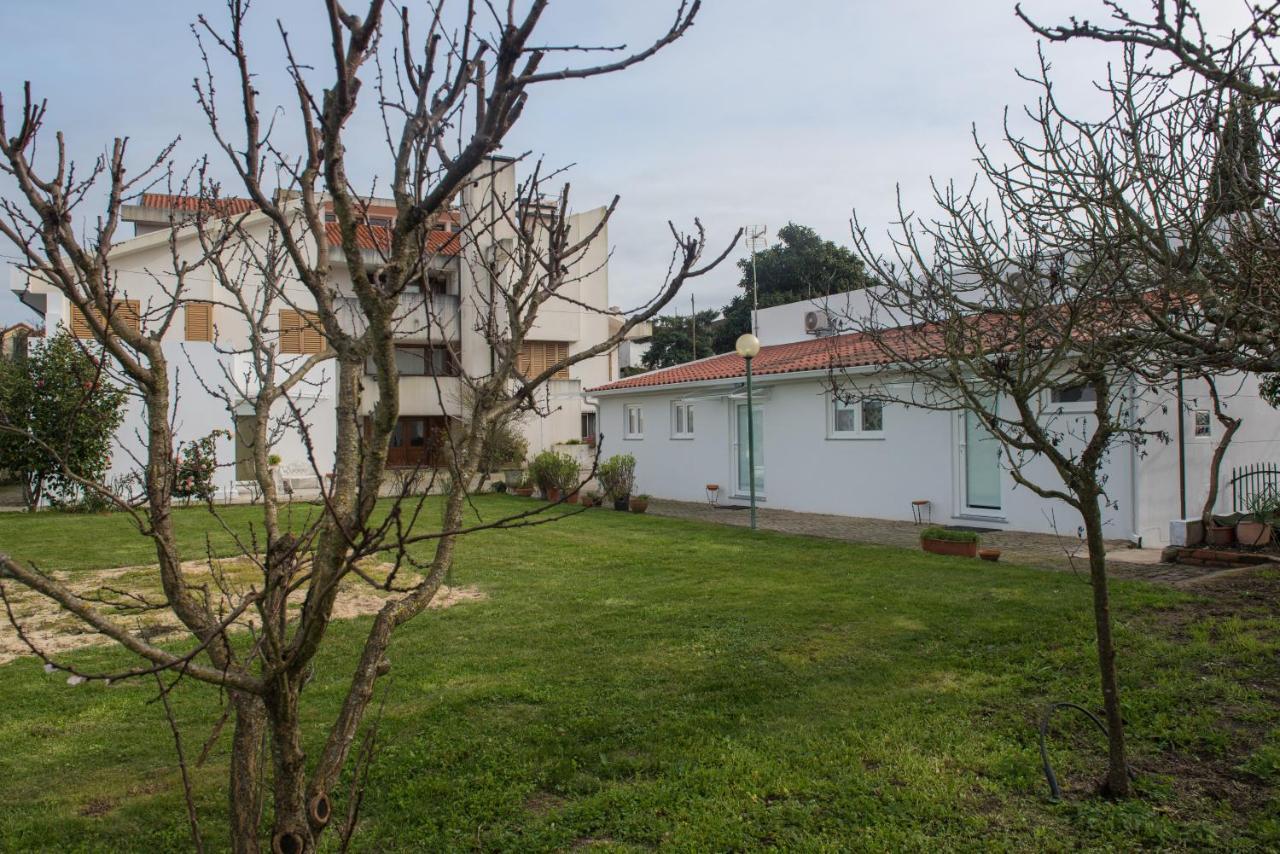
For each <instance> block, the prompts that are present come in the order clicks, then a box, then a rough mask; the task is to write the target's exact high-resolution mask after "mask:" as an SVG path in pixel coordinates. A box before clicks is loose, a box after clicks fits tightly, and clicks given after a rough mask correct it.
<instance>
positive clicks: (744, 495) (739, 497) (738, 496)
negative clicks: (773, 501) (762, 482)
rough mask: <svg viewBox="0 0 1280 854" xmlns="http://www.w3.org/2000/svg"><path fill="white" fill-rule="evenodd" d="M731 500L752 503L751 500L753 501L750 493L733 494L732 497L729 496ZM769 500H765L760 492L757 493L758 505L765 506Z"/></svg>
mask: <svg viewBox="0 0 1280 854" xmlns="http://www.w3.org/2000/svg"><path fill="white" fill-rule="evenodd" d="M729 499H730V500H731V501H750V500H751V495H750V494H749V493H739V492H735V493H733V494H732V495H730V496H729ZM767 500H768V499H766V498H765V497H764V496H763V495H761V494H760V493H759V492H757V493H756V503H757V504H764V503H765V502H766V501H767Z"/></svg>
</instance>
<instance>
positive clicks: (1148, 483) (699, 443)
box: [588, 293, 1280, 546]
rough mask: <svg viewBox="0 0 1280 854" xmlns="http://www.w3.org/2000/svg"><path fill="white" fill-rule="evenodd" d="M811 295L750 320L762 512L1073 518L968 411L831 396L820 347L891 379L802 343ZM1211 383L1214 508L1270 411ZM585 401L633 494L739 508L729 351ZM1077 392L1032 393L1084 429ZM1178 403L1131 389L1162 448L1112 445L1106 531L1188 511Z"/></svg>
mask: <svg viewBox="0 0 1280 854" xmlns="http://www.w3.org/2000/svg"><path fill="white" fill-rule="evenodd" d="M840 299H841V300H842V301H846V300H847V301H849V302H851V303H853V305H843V306H840V307H839V308H838V309H837V310H836V311H835V312H833V313H832V314H831V315H829V316H839V315H840V314H841V313H846V312H848V311H850V310H855V311H856V310H858V309H859V308H860V307H864V308H865V302H866V298H865V297H863V296H859V295H857V294H856V293H855V294H849V295H844V296H842V297H841V298H840ZM824 302H825V301H815V302H808V301H805V302H799V303H791V304H788V305H783V306H777V307H775V308H770V309H763V310H761V311H760V312H759V317H758V320H757V331H758V337H759V338H760V339H761V343H762V348H761V350H760V353H759V355H757V356H756V357H755V359H754V360H753V377H754V383H753V385H754V392H755V394H754V401H755V407H754V409H755V418H754V432H755V479H756V490H757V500H758V501H759V502H760V505H761V506H764V507H776V508H782V509H787V510H798V511H807V512H818V513H834V514H840V515H847V516H863V517H872V518H884V519H902V520H910V519H912V518H913V512H912V502H913V501H921V500H925V501H928V502H929V505H928V506H927V508H925V513H926V515H931V516H932V519H933V521H934V522H935V523H939V524H944V525H971V526H976V527H989V528H995V529H1000V530H1020V531H1035V532H1045V533H1052V532H1057V533H1059V534H1061V535H1063V536H1067V537H1070V538H1072V539H1074V538H1075V537H1076V536H1077V534H1078V532H1079V531H1080V525H1081V520H1080V518H1079V515H1078V514H1077V513H1076V512H1075V511H1074V510H1073V509H1072V508H1071V507H1069V506H1067V505H1066V504H1064V503H1062V502H1060V501H1055V500H1049V499H1044V498H1041V497H1039V496H1037V495H1036V494H1034V493H1033V492H1031V491H1030V490H1029V489H1026V488H1025V487H1022V486H1018V485H1017V484H1015V482H1014V480H1013V477H1012V475H1011V474H1010V472H1009V471H1008V464H1007V461H1005V460H1003V459H1002V455H1001V451H1000V445H999V443H998V442H997V441H996V440H995V439H994V438H992V437H991V436H990V435H989V434H988V433H987V432H986V430H985V429H984V428H983V426H982V425H981V423H980V422H978V421H977V419H976V418H975V417H974V416H973V415H972V414H966V413H963V412H948V411H938V410H932V409H923V408H920V407H913V406H907V405H906V404H904V403H897V402H892V401H881V400H878V399H872V398H867V399H863V400H853V401H851V402H850V401H849V400H848V399H847V398H848V395H847V394H842V395H841V396H840V397H841V398H842V399H837V397H836V396H835V395H833V393H832V390H831V374H830V371H829V366H830V365H831V364H832V361H831V359H832V356H833V354H839V362H838V364H840V365H841V373H842V382H844V383H846V384H850V383H851V384H852V385H853V386H854V387H855V388H856V386H857V384H858V381H859V376H860V373H861V374H862V375H865V376H866V377H867V381H868V384H870V382H871V379H872V376H873V375H874V378H875V379H874V382H875V383H876V384H877V385H878V386H880V387H881V388H885V387H886V385H885V384H886V383H887V384H888V386H887V387H888V388H890V389H891V388H892V376H891V375H888V376H886V374H885V370H886V367H887V366H886V364H885V359H884V356H883V354H882V353H881V352H880V351H879V350H878V349H877V348H876V347H875V346H874V345H873V344H872V343H871V341H870V340H868V339H867V338H865V337H864V336H862V335H860V334H858V333H848V334H843V335H841V334H825V335H821V336H815V335H813V334H812V333H813V332H814V331H815V330H814V329H813V328H812V327H814V326H815V324H814V323H813V318H812V317H810V319H809V322H808V323H806V320H805V316H806V314H808V313H809V312H813V311H826V310H828V308H829V307H828V306H827V305H825V304H824ZM859 303H861V304H862V305H861V306H859V305H858V304H859ZM844 316H849V315H848V314H844ZM816 325H817V326H819V327H823V326H825V324H824V323H818V324H816ZM817 331H819V332H821V331H824V330H822V329H819V330H817ZM1218 386H1219V390H1220V392H1221V393H1222V394H1223V396H1224V402H1225V405H1226V408H1227V411H1228V412H1229V414H1231V415H1234V416H1242V417H1243V418H1244V424H1243V426H1242V427H1241V429H1240V431H1239V432H1238V433H1237V435H1236V438H1235V439H1234V441H1233V443H1232V445H1231V446H1230V450H1229V452H1228V455H1227V458H1226V460H1225V464H1224V467H1223V481H1224V488H1223V489H1222V491H1221V494H1220V497H1219V500H1218V503H1217V505H1216V508H1217V510H1218V512H1222V513H1229V512H1231V511H1232V506H1231V505H1232V494H1231V489H1230V488H1229V485H1228V484H1227V483H1226V481H1227V480H1228V479H1229V477H1230V472H1231V468H1232V467H1233V466H1244V465H1250V464H1253V463H1258V462H1274V461H1276V460H1280V413H1278V412H1277V411H1276V410H1275V409H1272V408H1271V407H1270V406H1269V405H1267V403H1266V402H1265V401H1263V400H1262V399H1261V398H1260V397H1259V395H1258V382H1257V378H1256V377H1252V376H1243V377H1236V378H1231V379H1230V380H1223V381H1219V383H1218ZM846 391H847V390H846ZM588 393H589V394H591V395H592V396H593V397H594V398H595V399H596V400H597V401H598V408H599V413H600V425H599V429H600V432H601V433H602V434H603V439H602V442H603V445H602V455H603V456H604V457H607V456H609V455H612V454H619V453H629V454H632V455H633V456H634V457H635V458H636V481H637V486H636V491H637V492H643V493H648V494H650V495H653V496H655V497H659V498H671V499H678V500H684V501H705V500H708V498H709V495H708V487H709V486H717V487H719V489H718V493H717V495H716V496H715V497H716V498H717V500H718V501H719V503H721V504H743V503H745V502H746V501H747V498H748V493H749V488H750V480H749V477H750V473H749V470H748V462H747V459H748V454H747V447H746V445H747V443H746V432H747V426H746V425H747V402H746V387H745V363H744V361H743V359H742V358H741V357H739V356H738V355H737V354H734V353H729V354H724V355H719V356H712V357H709V358H705V359H700V360H697V361H693V362H688V363H685V364H682V365H677V366H675V367H671V368H664V369H660V370H655V371H650V372H648V373H645V374H639V375H635V376H632V377H628V378H626V379H622V380H619V381H616V382H612V383H608V384H605V385H603V386H599V387H597V388H594V389H592V390H590V391H589V392H588ZM1079 396H1080V389H1079V388H1070V387H1068V388H1064V389H1060V390H1057V391H1055V392H1052V393H1050V394H1048V395H1046V398H1051V399H1046V400H1045V401H1044V411H1045V412H1046V417H1051V418H1057V419H1067V420H1073V419H1077V420H1079V422H1080V424H1081V426H1082V427H1087V424H1088V421H1089V419H1090V418H1091V416H1090V415H1089V412H1090V411H1091V409H1092V406H1093V403H1092V401H1090V400H1080V399H1079ZM1182 397H1183V406H1182V407H1181V409H1179V407H1178V406H1177V402H1176V393H1175V392H1174V391H1173V390H1172V389H1147V390H1146V391H1145V392H1144V393H1143V394H1142V399H1143V403H1142V406H1143V409H1144V412H1143V417H1145V418H1146V419H1147V424H1146V427H1147V428H1148V429H1155V430H1163V431H1165V432H1166V433H1167V434H1168V435H1169V436H1170V437H1171V441H1170V442H1169V443H1163V442H1158V441H1151V442H1148V443H1146V444H1145V445H1144V446H1142V447H1141V448H1134V447H1130V446H1129V445H1121V446H1117V447H1115V448H1114V449H1113V451H1112V452H1111V454H1110V457H1109V458H1108V460H1107V462H1106V471H1105V477H1106V489H1107V498H1108V506H1107V507H1106V508H1105V510H1104V519H1105V522H1106V526H1107V527H1106V536H1107V537H1108V538H1114V539H1128V540H1131V541H1133V542H1135V543H1141V544H1143V545H1147V546H1155V545H1160V544H1165V543H1168V542H1169V538H1170V523H1171V522H1172V521H1173V520H1175V519H1180V518H1184V517H1188V516H1190V517H1198V516H1199V510H1200V507H1201V505H1202V503H1203V501H1204V497H1205V495H1206V494H1207V492H1206V490H1207V484H1208V471H1209V460H1210V457H1211V455H1212V452H1213V448H1214V446H1215V445H1216V443H1217V441H1218V439H1219V437H1220V436H1219V431H1220V429H1221V428H1220V426H1219V424H1218V422H1217V421H1216V420H1215V419H1214V418H1213V417H1212V413H1211V411H1210V405H1209V399H1208V394H1207V389H1206V387H1205V386H1204V385H1203V384H1202V383H1197V382H1191V381H1188V382H1186V383H1185V384H1184V388H1183V394H1182ZM903 399H906V396H905V395H904V396H903ZM1180 411H1181V414H1182V418H1183V419H1184V421H1183V430H1182V441H1181V444H1179V440H1178V434H1179V431H1178V429H1177V427H1178V425H1177V419H1178V416H1179V412H1180ZM1073 432H1080V431H1073ZM1083 432H1086V433H1087V432H1088V430H1087V429H1086V430H1084V431H1083ZM1180 461H1181V462H1180ZM1025 471H1026V473H1027V474H1028V475H1029V476H1030V477H1031V478H1032V479H1033V481H1035V482H1037V483H1041V484H1045V485H1059V484H1060V481H1059V480H1058V479H1057V476H1056V473H1054V472H1053V470H1052V467H1051V466H1050V465H1049V464H1048V463H1047V462H1046V461H1040V460H1031V461H1029V462H1028V463H1027V464H1026V466H1025ZM1180 472H1181V473H1185V477H1180ZM1183 481H1185V486H1183V485H1182V484H1183Z"/></svg>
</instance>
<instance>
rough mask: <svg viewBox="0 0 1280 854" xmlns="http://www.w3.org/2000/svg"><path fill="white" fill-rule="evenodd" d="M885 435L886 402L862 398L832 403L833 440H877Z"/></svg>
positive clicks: (831, 433) (835, 400) (834, 399)
mask: <svg viewBox="0 0 1280 854" xmlns="http://www.w3.org/2000/svg"><path fill="white" fill-rule="evenodd" d="M883 435H884V401H881V400H872V399H870V398H862V399H860V400H840V399H839V398H833V399H832V402H831V427H830V436H831V438H833V439H877V438H880V437H882V436H883Z"/></svg>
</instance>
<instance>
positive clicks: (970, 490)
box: [961, 411, 1001, 510]
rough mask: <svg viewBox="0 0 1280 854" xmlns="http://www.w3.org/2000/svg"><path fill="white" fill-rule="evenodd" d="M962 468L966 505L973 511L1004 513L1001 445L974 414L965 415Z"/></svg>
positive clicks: (966, 413)
mask: <svg viewBox="0 0 1280 854" xmlns="http://www.w3.org/2000/svg"><path fill="white" fill-rule="evenodd" d="M963 418H964V435H963V437H962V439H961V441H962V442H963V444H962V445H961V454H962V457H961V468H962V476H963V478H964V504H965V507H966V508H969V509H973V510H1000V509H1001V503H1000V442H999V440H997V439H996V437H994V436H992V435H991V433H990V432H989V431H988V430H987V428H986V427H985V426H984V425H983V423H982V419H980V418H979V417H978V416H977V415H975V414H974V413H972V412H968V411H966V412H965V413H964V416H963Z"/></svg>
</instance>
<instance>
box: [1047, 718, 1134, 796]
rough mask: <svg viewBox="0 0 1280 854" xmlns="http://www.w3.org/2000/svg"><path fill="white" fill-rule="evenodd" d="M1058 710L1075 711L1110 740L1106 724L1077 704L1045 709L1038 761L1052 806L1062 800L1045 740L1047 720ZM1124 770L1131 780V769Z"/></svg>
mask: <svg viewBox="0 0 1280 854" xmlns="http://www.w3.org/2000/svg"><path fill="white" fill-rule="evenodd" d="M1058 709H1075V710H1076V711H1077V712H1079V713H1080V714H1082V715H1084V716H1085V717H1087V718H1088V719H1089V720H1091V721H1093V723H1094V725H1095V726H1096V727H1097V728H1098V729H1099V730H1100V731H1101V732H1102V736H1103V738H1106V739H1107V740H1108V742H1109V741H1110V739H1111V734H1110V733H1109V732H1107V726H1106V724H1104V723H1103V722H1102V721H1101V720H1100V719H1099V718H1098V716H1097V715H1095V714H1094V713H1093V712H1091V711H1089V710H1088V709H1086V708H1085V707H1084V706H1081V705H1080V704H1078V703H1050V704H1049V706H1048V707H1047V708H1045V710H1044V716H1043V717H1041V718H1040V761H1041V762H1042V763H1043V764H1044V778H1045V779H1046V780H1047V781H1048V782H1049V802H1050V803H1054V804H1056V803H1058V802H1059V801H1061V800H1062V789H1060V788H1059V787H1058V778H1057V776H1056V775H1055V774H1054V773H1053V766H1052V765H1050V764H1049V748H1048V747H1047V746H1046V745H1045V739H1047V738H1048V737H1049V720H1050V719H1051V718H1052V717H1053V713H1054V712H1056V711H1058ZM1125 770H1126V771H1127V772H1128V774H1129V777H1130V778H1131V779H1132V778H1133V777H1134V776H1135V775H1134V773H1133V769H1132V768H1126V769H1125Z"/></svg>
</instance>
